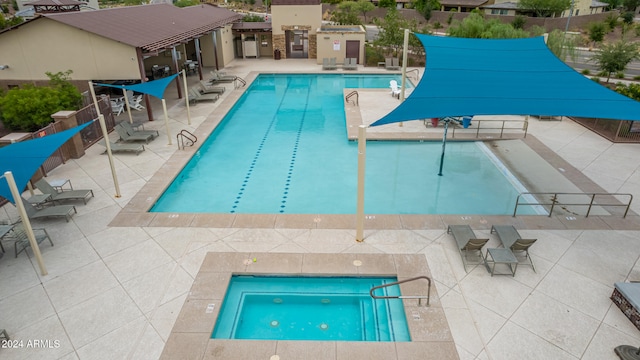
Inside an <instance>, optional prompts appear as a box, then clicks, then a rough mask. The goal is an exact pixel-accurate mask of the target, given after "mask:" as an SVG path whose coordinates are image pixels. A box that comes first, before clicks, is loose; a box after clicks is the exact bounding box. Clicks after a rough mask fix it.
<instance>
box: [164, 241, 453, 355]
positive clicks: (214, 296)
mask: <svg viewBox="0 0 640 360" xmlns="http://www.w3.org/2000/svg"><path fill="white" fill-rule="evenodd" d="M253 259H255V260H256V261H253ZM234 274H243V275H251V274H252V275H279V274H282V275H294V276H295V275H303V276H304V275H307V276H397V278H398V280H403V279H408V278H412V277H416V276H423V275H425V276H429V277H431V272H430V270H429V266H428V264H427V259H426V257H425V256H424V254H355V253H354V254H324V253H314V254H303V253H262V252H260V253H258V252H256V253H235V252H234V253H213V252H210V253H207V255H206V256H205V259H204V261H203V262H202V265H201V267H200V270H199V272H198V274H197V275H196V277H195V280H194V282H193V285H192V287H191V290H190V291H189V294H188V295H187V298H186V300H185V302H184V305H183V306H182V309H181V311H180V314H179V315H178V318H177V319H176V322H175V323H174V326H173V329H172V331H171V334H170V335H169V338H168V339H167V342H166V345H165V347H164V350H163V352H162V355H161V357H160V358H161V359H175V358H178V357H179V358H189V359H217V358H222V359H226V360H231V359H242V360H245V359H269V358H271V359H278V358H280V359H301V358H311V357H310V355H309V354H311V353H314V356H313V358H314V359H332V360H354V359H367V360H368V359H371V358H380V356H382V358H384V359H443V360H447V359H459V356H458V352H457V350H456V346H455V344H454V342H453V337H452V335H451V331H450V330H449V324H448V322H447V319H446V316H445V313H444V309H443V308H442V304H441V303H440V298H439V296H438V293H437V290H436V287H435V284H433V283H432V284H431V299H430V305H429V306H428V307H427V306H425V305H424V302H423V305H422V306H418V300H416V299H402V300H401V301H402V302H403V305H404V310H405V316H406V318H407V325H408V327H409V333H410V334H411V339H412V340H411V341H409V342H368V341H367V342H365V341H362V342H354V341H282V340H228V339H211V334H212V332H213V328H214V326H215V323H216V320H217V316H218V312H219V309H220V307H221V306H222V301H223V299H224V297H225V293H226V289H227V287H228V284H229V281H230V279H231V276H232V275H234ZM400 289H401V292H402V294H404V295H424V294H425V292H426V286H425V283H424V281H416V282H407V283H404V284H401V285H400ZM315 354H317V355H318V356H315ZM274 355H275V356H278V357H273V356H274Z"/></svg>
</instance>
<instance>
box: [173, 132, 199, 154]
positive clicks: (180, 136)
mask: <svg viewBox="0 0 640 360" xmlns="http://www.w3.org/2000/svg"><path fill="white" fill-rule="evenodd" d="M185 140H186V144H187V145H186V146H193V145H194V144H195V143H196V141H198V137H197V136H195V135H193V134H192V133H190V132H189V131H187V130H184V129H183V130H180V132H179V133H177V134H176V143H178V150H180V149H181V148H182V149H184V147H185ZM181 145H182V147H181Z"/></svg>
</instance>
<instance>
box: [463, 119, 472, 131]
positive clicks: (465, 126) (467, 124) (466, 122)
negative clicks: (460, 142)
mask: <svg viewBox="0 0 640 360" xmlns="http://www.w3.org/2000/svg"><path fill="white" fill-rule="evenodd" d="M470 125H471V116H464V117H463V118H462V127H463V128H465V129H466V128H468V127H469V126H470Z"/></svg>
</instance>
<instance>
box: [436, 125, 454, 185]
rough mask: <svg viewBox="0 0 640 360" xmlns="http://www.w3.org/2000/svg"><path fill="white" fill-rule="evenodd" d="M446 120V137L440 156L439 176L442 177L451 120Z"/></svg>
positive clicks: (444, 136) (443, 137) (443, 136)
mask: <svg viewBox="0 0 640 360" xmlns="http://www.w3.org/2000/svg"><path fill="white" fill-rule="evenodd" d="M443 120H444V135H442V154H441V155H440V171H439V172H438V176H442V166H443V165H444V150H445V148H446V147H447V131H448V130H449V122H450V121H451V120H449V119H443Z"/></svg>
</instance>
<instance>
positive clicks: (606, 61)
mask: <svg viewBox="0 0 640 360" xmlns="http://www.w3.org/2000/svg"><path fill="white" fill-rule="evenodd" d="M639 57H640V52H639V50H638V45H637V44H636V43H632V42H626V41H623V40H620V41H616V42H615V43H613V44H603V45H602V46H601V47H600V50H598V51H597V52H596V53H595V54H593V56H592V57H591V59H590V61H593V62H595V63H596V64H598V67H599V68H600V70H602V71H603V72H605V73H606V74H607V82H609V79H610V78H611V74H612V73H617V72H621V71H622V72H624V70H625V69H626V68H627V65H629V63H630V62H631V61H633V60H635V59H638V58H639Z"/></svg>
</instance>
